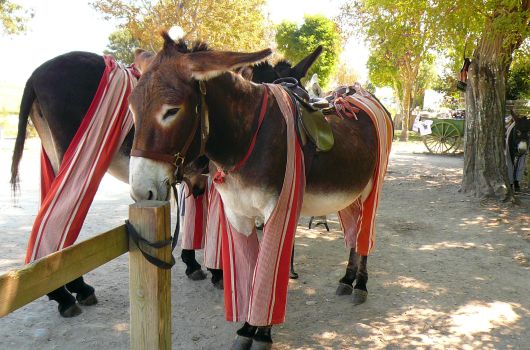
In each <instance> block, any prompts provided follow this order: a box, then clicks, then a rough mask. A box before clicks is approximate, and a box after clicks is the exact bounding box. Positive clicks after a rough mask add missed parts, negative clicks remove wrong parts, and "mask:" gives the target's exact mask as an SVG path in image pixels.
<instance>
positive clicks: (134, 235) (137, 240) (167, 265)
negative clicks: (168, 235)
mask: <svg viewBox="0 0 530 350" xmlns="http://www.w3.org/2000/svg"><path fill="white" fill-rule="evenodd" d="M125 227H126V228H127V234H128V235H129V237H131V239H132V241H133V242H134V244H136V246H137V247H138V249H140V252H142V255H143V256H144V258H145V259H146V260H147V261H149V262H150V263H151V264H153V265H155V266H156V267H159V268H161V269H164V270H170V269H171V268H172V267H173V265H175V257H174V256H173V254H172V255H171V261H170V262H167V261H164V260H161V259H159V258H157V257H155V256H152V255H150V254H149V253H147V252H146V251H144V250H143V249H142V245H144V244H145V245H148V246H149V247H152V248H155V249H160V248H163V247H165V246H168V245H169V244H171V239H166V240H163V241H156V242H149V241H148V240H146V239H145V238H143V237H141V236H140V234H139V233H138V231H136V229H135V228H134V226H133V225H132V224H131V223H130V222H129V220H125Z"/></svg>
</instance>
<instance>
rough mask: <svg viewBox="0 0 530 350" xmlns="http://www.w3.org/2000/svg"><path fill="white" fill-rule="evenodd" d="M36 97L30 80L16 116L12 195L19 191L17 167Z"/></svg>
mask: <svg viewBox="0 0 530 350" xmlns="http://www.w3.org/2000/svg"><path fill="white" fill-rule="evenodd" d="M35 98H36V95H35V90H34V89H33V81H32V79H31V78H29V79H28V81H27V82H26V87H25V88H24V93H23V94H22V101H21V102H20V112H19V114H18V132H17V139H16V141H15V149H14V151H13V158H12V161H11V180H10V183H11V189H12V191H13V195H16V193H17V190H18V189H19V176H18V166H19V164H20V160H21V159H22V153H23V152H24V142H25V141H26V128H27V126H28V118H29V113H30V112H31V106H32V105H33V101H35Z"/></svg>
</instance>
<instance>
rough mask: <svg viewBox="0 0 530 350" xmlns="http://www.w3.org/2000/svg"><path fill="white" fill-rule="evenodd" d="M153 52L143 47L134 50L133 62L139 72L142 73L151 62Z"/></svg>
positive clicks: (153, 56)
mask: <svg viewBox="0 0 530 350" xmlns="http://www.w3.org/2000/svg"><path fill="white" fill-rule="evenodd" d="M154 58H155V54H154V53H152V52H149V51H145V50H144V49H136V50H134V61H133V64H134V66H135V67H136V69H138V71H139V72H140V74H144V73H145V71H146V69H147V67H149V65H150V64H151V62H153V59H154Z"/></svg>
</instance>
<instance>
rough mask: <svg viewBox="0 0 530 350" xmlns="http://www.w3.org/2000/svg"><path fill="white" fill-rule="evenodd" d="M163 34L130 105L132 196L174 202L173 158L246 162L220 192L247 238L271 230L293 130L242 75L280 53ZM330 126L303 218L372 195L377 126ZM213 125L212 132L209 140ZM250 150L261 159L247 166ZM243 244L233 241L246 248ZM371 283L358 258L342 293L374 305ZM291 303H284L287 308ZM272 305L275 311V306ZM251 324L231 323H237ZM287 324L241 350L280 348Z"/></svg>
mask: <svg viewBox="0 0 530 350" xmlns="http://www.w3.org/2000/svg"><path fill="white" fill-rule="evenodd" d="M162 35H163V37H164V46H163V49H162V50H161V51H160V52H159V53H157V55H156V57H155V58H154V60H153V61H152V63H151V64H150V66H149V68H148V69H147V70H146V72H144V74H143V75H142V77H141V78H140V80H139V82H138V85H137V86H136V88H135V89H134V90H133V92H132V93H131V95H130V98H129V103H130V109H131V111H132V113H133V116H134V122H135V125H136V129H135V136H134V140H133V153H132V155H133V156H132V157H131V161H130V173H131V175H132V177H131V178H132V179H133V180H132V181H131V183H130V184H131V192H132V195H133V197H134V198H136V199H137V200H141V199H157V200H166V199H167V193H168V191H167V188H165V186H167V185H166V184H167V183H171V182H173V181H175V180H178V179H175V177H176V175H178V169H177V171H175V168H174V167H173V166H172V165H170V164H169V163H168V162H165V161H161V160H159V159H161V158H167V156H168V155H177V157H178V158H179V159H178V160H179V162H181V163H182V164H184V165H185V164H187V163H189V162H191V161H193V160H194V159H196V158H197V157H199V156H202V155H203V154H204V155H206V156H207V157H208V158H209V159H210V163H211V164H212V166H213V167H214V168H217V169H232V168H233V167H234V166H235V165H236V164H239V163H240V162H241V160H242V159H244V158H245V159H246V162H245V163H244V165H242V167H240V168H239V169H238V171H237V172H226V173H224V176H223V180H222V181H220V182H219V183H218V184H216V188H217V190H218V191H219V193H220V195H221V198H222V201H223V205H224V210H225V213H226V217H227V219H228V222H229V223H230V224H231V225H232V226H233V227H234V229H235V230H236V231H238V232H240V233H242V234H243V235H240V236H241V237H243V236H244V235H245V236H246V235H252V234H253V232H255V231H254V220H255V218H256V217H262V218H264V219H265V222H267V220H268V219H269V217H271V214H272V210H273V208H274V207H275V205H276V203H277V201H278V198H279V195H280V192H281V189H282V185H283V179H284V174H285V168H286V162H287V160H286V159H287V158H286V147H287V142H286V135H287V134H286V133H287V130H286V124H285V120H284V117H283V114H282V113H281V111H280V108H279V106H278V101H277V100H276V98H275V97H274V96H272V95H271V96H270V97H269V99H268V102H266V101H267V100H266V99H265V91H266V89H267V87H265V86H263V85H256V84H254V83H252V82H249V81H248V80H245V79H244V78H243V77H242V76H241V75H238V74H235V73H233V72H232V71H233V70H234V69H237V68H239V67H243V66H247V65H250V64H253V63H257V62H260V61H262V60H263V59H265V58H266V57H267V56H269V55H270V54H271V51H270V50H269V49H267V50H263V51H259V52H255V53H248V54H244V53H235V52H220V51H204V50H200V51H195V52H191V53H187V54H183V53H182V52H180V51H179V50H178V46H180V45H183V42H180V41H179V42H175V41H173V40H172V39H171V38H170V37H169V36H168V35H167V33H162ZM260 109H263V110H264V111H265V115H266V118H264V119H263V120H262V124H261V126H259V125H260V124H259V123H260V121H258V120H257V118H256V115H257V114H258V113H259V112H260ZM204 110H207V112H206V113H205V112H203V111H204ZM260 116H261V114H260ZM328 117H329V119H328V120H329V122H330V124H331V127H332V129H333V133H334V137H335V146H334V147H333V148H332V149H331V150H330V151H329V152H326V153H319V154H317V155H316V156H315V157H313V159H312V163H311V166H310V168H309V171H308V174H307V177H306V187H305V193H304V196H303V204H302V207H301V214H303V215H308V216H313V215H325V214H329V213H332V212H337V211H339V210H342V209H343V208H345V207H348V206H349V205H350V204H351V203H353V202H355V201H356V200H358V199H360V198H365V197H366V196H367V195H368V193H370V191H371V189H372V185H373V183H372V177H373V174H374V170H375V168H376V158H377V154H378V144H377V131H376V128H375V126H374V125H373V123H372V121H371V119H370V117H369V116H368V115H367V114H366V112H364V111H362V110H360V111H358V113H357V116H356V118H357V120H355V121H353V120H349V119H342V118H339V117H337V116H335V115H330V116H328ZM387 117H389V116H387ZM205 118H207V120H203V119H205ZM200 120H202V121H200ZM260 120H261V118H260ZM199 124H201V125H202V126H201V127H199ZM204 125H208V132H207V134H206V137H204V134H205V133H204ZM250 145H251V146H252V147H253V148H252V153H250V156H249V157H248V158H247V157H246V155H247V156H248V153H247V152H248V150H249V148H250ZM149 154H150V155H155V154H157V155H158V156H157V157H150V156H149ZM306 161H307V159H306ZM306 165H307V164H306ZM241 237H239V236H238V237H236V236H233V238H234V239H242V240H245V238H241ZM291 239H292V238H291ZM223 244H225V240H224V237H223ZM289 244H292V240H290V241H288V242H285V246H286V247H289ZM227 249H228V248H227ZM230 249H234V248H233V247H232V248H230ZM235 249H237V248H235ZM241 253H242V254H243V255H245V253H244V252H241ZM260 253H261V251H260ZM282 261H284V262H285V259H284V260H282ZM246 269H247V270H248V266H247V267H246ZM241 273H243V272H241ZM246 273H247V274H248V271H246ZM251 275H252V272H251V271H250V276H248V278H247V279H246V280H245V279H244V277H242V278H243V280H245V281H247V283H248V280H252V276H251ZM225 276H226V273H225ZM225 278H226V277H225ZM237 278H238V281H240V279H239V277H237ZM367 280H368V273H367V256H361V255H358V254H357V253H356V252H355V250H354V249H352V250H351V252H350V257H349V263H348V267H347V270H346V275H345V276H344V277H343V278H342V279H341V280H340V284H339V287H338V289H337V293H338V294H351V293H352V292H353V291H355V293H354V303H355V304H359V303H362V302H364V301H365V300H366V297H367V289H366V283H367ZM282 281H283V283H285V281H284V280H282ZM354 281H356V285H355V288H353V287H352V285H353V282H354ZM238 283H239V282H238ZM278 283H280V282H278ZM226 286H227V282H226V280H225V301H226V300H227V298H228V299H229V301H230V300H232V299H231V298H233V297H234V296H233V295H232V296H230V294H229V293H230V292H229V291H228V292H227V288H226ZM254 292H255V291H253V292H252V293H254ZM227 293H228V294H227ZM256 293H257V294H252V295H259V291H257V292H256ZM285 293H286V290H285ZM285 296H286V295H285V294H282V296H281V298H283V299H282V300H283V301H284V300H285ZM283 301H282V302H283ZM251 302H253V303H254V302H255V303H258V304H259V303H260V302H261V301H255V300H253V301H251ZM263 303H264V304H267V300H263ZM231 306H232V307H236V308H237V306H234V305H233V304H231ZM247 306H248V304H247ZM269 310H270V309H269ZM228 311H230V310H228V308H227V312H228ZM243 313H244V312H243ZM243 317H245V316H240V315H237V316H236V317H233V316H228V318H229V320H232V321H239V320H240V319H241V320H242V318H243ZM249 318H250V315H249ZM282 322H283V317H282V316H280V317H279V318H274V317H273V319H272V320H270V321H264V322H261V321H260V322H258V323H254V324H252V321H250V319H247V322H245V324H244V325H243V326H242V327H241V328H240V329H239V330H238V331H237V335H238V336H237V337H236V340H235V341H234V344H233V347H232V349H236V350H243V349H249V348H251V349H270V348H271V347H272V337H271V327H272V325H273V324H278V323H282Z"/></svg>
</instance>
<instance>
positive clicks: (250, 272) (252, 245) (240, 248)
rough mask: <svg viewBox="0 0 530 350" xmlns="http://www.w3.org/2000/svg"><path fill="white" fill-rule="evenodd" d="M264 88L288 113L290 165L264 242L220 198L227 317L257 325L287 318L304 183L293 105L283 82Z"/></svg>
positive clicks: (286, 116) (282, 320) (286, 118)
mask: <svg viewBox="0 0 530 350" xmlns="http://www.w3.org/2000/svg"><path fill="white" fill-rule="evenodd" d="M266 89H269V90H270V91H271V92H272V94H273V95H274V96H275V98H276V101H277V102H278V106H279V107H280V110H281V112H282V115H283V117H284V118H285V122H286V126H287V165H286V169H285V175H284V181H283V186H282V189H281V192H280V196H279V198H278V202H277V203H276V206H275V208H274V210H273V212H272V214H271V216H270V218H269V219H268V220H267V222H266V223H265V226H264V229H263V238H262V240H261V242H259V241H258V236H257V233H256V229H255V228H254V230H253V232H252V233H251V234H250V235H249V236H247V235H245V234H242V233H240V232H237V230H236V229H235V228H234V227H233V226H232V225H231V224H230V222H229V220H227V219H226V216H225V215H224V208H223V203H222V200H221V201H219V213H220V215H221V219H220V227H221V231H222V239H221V242H222V243H221V244H222V266H223V278H224V280H223V284H224V296H225V313H226V318H227V320H228V321H233V322H239V321H242V320H246V321H247V322H249V323H250V324H252V325H256V326H265V325H270V324H279V323H283V322H284V319H285V308H286V301H287V287H288V283H289V262H290V260H291V252H292V247H293V243H294V234H295V232H296V227H297V222H298V217H299V215H300V209H301V205H302V197H303V193H304V189H305V175H304V174H305V173H304V155H303V152H302V149H301V147H300V145H299V143H298V140H297V135H296V130H295V124H294V123H295V117H294V116H295V109H294V106H293V105H292V102H291V99H290V97H289V95H288V94H287V92H286V91H285V90H284V89H283V88H282V87H281V86H279V85H269V84H267V87H266ZM266 93H267V92H266ZM227 176H229V175H227ZM215 186H223V184H222V183H220V184H216V185H215Z"/></svg>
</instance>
